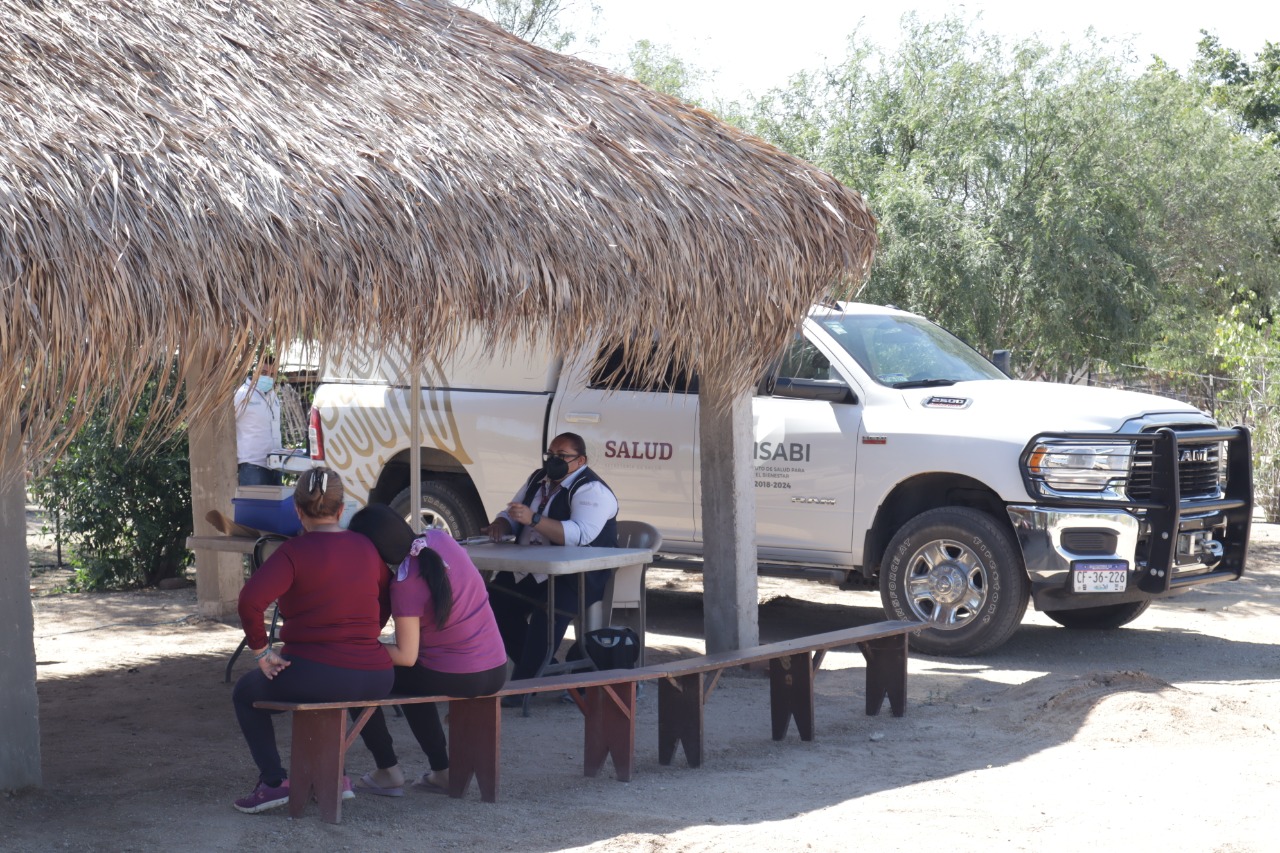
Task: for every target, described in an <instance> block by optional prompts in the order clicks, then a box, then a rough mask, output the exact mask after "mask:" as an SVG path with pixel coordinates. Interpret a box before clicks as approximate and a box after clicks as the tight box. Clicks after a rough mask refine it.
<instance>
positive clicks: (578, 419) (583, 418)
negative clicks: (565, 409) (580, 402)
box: [564, 412, 600, 424]
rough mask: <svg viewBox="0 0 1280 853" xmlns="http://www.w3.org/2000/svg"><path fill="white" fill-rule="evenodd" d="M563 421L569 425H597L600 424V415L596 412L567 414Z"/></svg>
mask: <svg viewBox="0 0 1280 853" xmlns="http://www.w3.org/2000/svg"><path fill="white" fill-rule="evenodd" d="M564 419H565V420H566V421H568V422H569V423H571V424H598V423H600V414H599V413H598V412H569V413H567V414H566V415H565V416H564Z"/></svg>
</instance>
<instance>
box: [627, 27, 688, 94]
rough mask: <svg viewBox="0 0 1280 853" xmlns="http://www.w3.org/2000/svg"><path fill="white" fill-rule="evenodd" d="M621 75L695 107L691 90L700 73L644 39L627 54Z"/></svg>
mask: <svg viewBox="0 0 1280 853" xmlns="http://www.w3.org/2000/svg"><path fill="white" fill-rule="evenodd" d="M622 73H623V74H626V75H627V76H628V77H631V78H632V79H634V80H636V81H638V82H640V83H643V84H644V85H646V86H648V87H649V88H650V89H653V90H654V91H655V92H662V93H663V94H666V95H670V96H672V97H673V98H679V99H680V100H682V101H687V102H689V103H696V100H695V98H694V96H693V90H694V87H696V86H697V85H698V84H699V82H701V80H702V78H703V74H702V72H701V71H699V70H698V69H696V68H694V67H693V66H691V65H689V64H688V63H687V62H685V61H684V60H683V59H681V58H680V57H678V56H676V55H675V53H673V52H672V50H671V48H670V47H668V46H666V45H660V44H654V43H653V42H651V41H649V40H648V39H641V40H640V41H638V42H636V43H635V44H634V45H633V46H632V48H631V50H629V51H627V67H626V68H625V69H624V70H623V72H622Z"/></svg>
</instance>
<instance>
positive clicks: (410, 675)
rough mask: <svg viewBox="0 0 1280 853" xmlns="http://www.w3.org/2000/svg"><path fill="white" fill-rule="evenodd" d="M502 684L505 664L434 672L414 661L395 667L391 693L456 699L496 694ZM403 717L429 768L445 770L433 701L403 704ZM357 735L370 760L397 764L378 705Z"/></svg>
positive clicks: (446, 758)
mask: <svg viewBox="0 0 1280 853" xmlns="http://www.w3.org/2000/svg"><path fill="white" fill-rule="evenodd" d="M506 683H507V665H506V664H505V663H504V664H503V665H502V666H497V667H494V668H493V669H487V670H485V671H484V672H466V673H458V672H436V671H435V670H433V669H427V668H426V667H424V666H422V665H421V664H416V665H414V666H398V667H396V681H395V686H394V687H393V688H392V692H393V693H404V694H405V695H409V696H457V697H458V698H459V699H469V698H471V697H474V696H488V695H489V694H491V693H497V692H498V691H499V690H501V689H502V685H504V684H506ZM357 713H358V711H357V709H352V712H351V716H352V717H355V716H356V714H357ZM404 718H405V720H406V721H407V722H408V723H409V730H410V731H411V732H413V736H414V737H415V738H417V740H418V745H419V746H420V747H422V751H423V752H425V753H426V755H427V762H428V763H429V764H430V765H431V769H432V770H445V769H448V767H449V746H448V742H447V741H446V740H445V736H444V727H443V726H441V725H440V714H439V713H438V712H437V711H436V706H435V703H434V702H424V703H420V704H417V705H405V706H404ZM360 738H361V739H362V740H363V741H364V745H365V746H367V747H368V748H369V751H370V752H371V753H373V760H374V762H375V763H376V764H377V765H378V767H379V768H387V767H394V766H395V765H397V764H399V763H400V762H399V760H398V759H397V758H396V750H395V744H394V743H392V740H391V732H389V731H388V730H387V718H386V716H385V715H384V714H383V713H382V709H381V708H378V709H377V710H375V711H374V712H373V716H372V717H370V718H369V722H368V723H367V724H365V727H364V728H363V729H361V730H360Z"/></svg>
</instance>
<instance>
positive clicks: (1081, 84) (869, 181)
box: [747, 16, 1278, 373]
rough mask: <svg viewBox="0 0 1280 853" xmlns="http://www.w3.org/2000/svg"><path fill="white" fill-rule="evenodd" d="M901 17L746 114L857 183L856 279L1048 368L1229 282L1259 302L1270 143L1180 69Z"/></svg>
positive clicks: (1111, 355)
mask: <svg viewBox="0 0 1280 853" xmlns="http://www.w3.org/2000/svg"><path fill="white" fill-rule="evenodd" d="M903 27H904V32H903V38H902V40H901V47H900V48H899V49H898V50H897V51H895V52H893V53H891V54H885V53H883V52H881V51H878V50H877V49H875V48H874V47H872V46H870V45H867V44H865V43H854V44H853V45H852V46H851V49H850V54H849V57H848V59H847V61H846V62H844V63H843V64H842V65H841V66H839V67H837V68H834V69H830V70H829V71H828V72H827V73H826V74H825V75H800V76H798V77H795V78H793V79H792V81H791V83H790V86H789V87H788V88H787V89H785V90H783V91H780V92H774V93H770V94H769V95H767V96H766V97H765V98H762V99H760V100H758V101H756V102H755V103H754V104H753V109H752V110H751V111H750V115H749V118H748V121H747V128H748V129H749V130H752V131H754V132H756V133H758V134H760V135H762V136H764V137H765V138H766V139H769V140H770V141H773V142H775V143H776V144H778V145H780V146H781V147H783V148H785V149H787V150H789V151H791V152H793V153H795V154H797V155H799V156H801V157H804V158H805V159H808V160H810V161H812V162H814V163H816V164H818V165H819V166H822V167H823V168H825V169H827V170H828V171H830V172H832V173H833V174H835V175H836V176H837V177H839V178H841V179H842V180H843V181H845V182H846V183H847V184H849V185H850V186H853V187H855V188H857V189H860V190H862V191H863V192H864V193H866V195H867V197H868V200H869V202H870V204H871V207H872V210H873V211H875V213H876V215H877V217H879V219H880V222H881V234H880V236H881V250H880V253H879V256H878V258H877V261H876V264H875V266H874V268H873V270H872V275H871V279H870V282H869V284H868V285H867V286H866V289H865V291H863V292H862V294H861V297H862V298H865V299H869V300H871V301H877V302H893V303H895V304H898V305H900V306H903V307H908V308H912V309H914V310H918V311H921V312H922V313H924V314H926V315H928V316H930V317H932V318H935V319H938V320H939V321H940V322H942V323H943V324H944V325H946V326H948V327H950V328H952V329H954V330H956V331H958V332H960V333H961V334H963V335H964V336H965V337H967V338H968V339H969V340H970V341H971V342H972V343H974V344H975V345H977V346H979V347H980V348H982V349H984V350H987V351H990V350H991V349H993V348H996V347H999V346H1010V347H1012V348H1013V349H1015V351H1016V352H1017V353H1018V361H1019V364H1020V366H1021V367H1022V368H1023V369H1028V368H1029V369H1030V370H1032V371H1033V372H1035V371H1040V372H1046V373H1054V372H1058V371H1062V370H1065V369H1068V368H1071V367H1078V366H1080V365H1081V364H1083V363H1084V362H1086V361H1088V360H1098V359H1100V360H1105V361H1109V362H1111V363H1122V362H1133V361H1136V360H1139V359H1142V358H1144V357H1145V356H1146V355H1147V354H1148V351H1149V349H1150V347H1151V346H1152V345H1153V344H1157V343H1158V342H1159V341H1160V340H1162V339H1165V338H1166V337H1168V336H1169V335H1177V336H1179V337H1180V338H1181V343H1180V345H1181V347H1182V348H1183V349H1184V350H1185V349H1186V347H1187V345H1188V338H1189V337H1190V338H1192V339H1194V340H1196V341H1197V342H1198V343H1200V344H1207V343H1208V342H1209V341H1210V340H1211V338H1212V336H1213V332H1214V318H1215V317H1216V316H1218V315H1220V314H1222V313H1223V312H1224V311H1226V310H1227V309H1229V308H1230V307H1231V306H1232V305H1235V304H1237V303H1238V302H1239V301H1240V299H1241V296H1242V294H1252V296H1253V297H1256V299H1253V301H1252V302H1251V304H1253V305H1254V306H1256V307H1258V308H1260V309H1262V310H1270V308H1269V306H1271V304H1272V302H1273V300H1274V298H1275V297H1274V293H1273V290H1274V288H1275V287H1276V284H1275V281H1276V276H1275V271H1276V263H1277V257H1276V253H1275V251H1274V247H1273V246H1272V245H1271V241H1270V239H1269V234H1270V231H1271V225H1272V223H1273V222H1274V221H1275V217H1276V212H1277V209H1278V207H1277V200H1276V197H1275V194H1274V193H1272V192H1270V190H1269V182H1268V181H1265V180H1259V176H1261V175H1268V174H1274V173H1275V171H1276V161H1275V158H1274V156H1272V152H1269V151H1266V150H1263V149H1262V148H1260V147H1259V146H1258V145H1257V144H1256V142H1255V141H1254V140H1252V139H1249V138H1245V137H1242V136H1241V135H1240V134H1239V133H1238V132H1236V130H1235V129H1234V128H1233V127H1232V126H1231V124H1230V122H1226V121H1223V120H1222V119H1221V118H1220V117H1219V116H1218V115H1217V114H1215V112H1214V111H1212V110H1210V109H1207V108H1206V105H1205V102H1204V99H1203V95H1202V92H1201V91H1200V90H1199V89H1197V87H1195V86H1193V85H1190V84H1189V83H1188V82H1187V81H1185V80H1183V79H1181V78H1180V77H1179V76H1178V75H1177V74H1174V73H1172V72H1170V71H1168V70H1167V69H1164V68H1155V69H1152V70H1151V71H1149V72H1148V73H1146V74H1142V75H1140V76H1138V77H1135V76H1134V75H1133V74H1132V73H1130V72H1129V71H1127V70H1126V67H1125V65H1124V64H1123V63H1122V61H1121V60H1120V59H1119V58H1117V57H1115V56H1113V55H1111V54H1108V53H1106V52H1105V51H1103V50H1102V49H1100V48H1099V47H1097V46H1096V45H1093V44H1086V45H1085V47H1084V48H1082V49H1077V48H1072V47H1071V46H1063V47H1060V48H1053V47H1050V46H1048V45H1046V44H1043V43H1041V42H1039V41H1036V40H1029V41H1025V42H1019V43H1017V44H1012V45H1010V44H1006V43H1004V42H1003V41H1002V40H1001V39H999V38H998V37H997V36H994V35H990V34H987V33H984V32H981V31H979V30H978V29H977V28H976V27H975V26H974V25H973V24H972V23H971V22H969V21H966V20H964V19H962V18H959V17H948V18H945V19H943V20H941V21H936V22H922V21H920V20H919V19H918V18H916V17H914V16H908V17H906V18H904V24H903ZM1171 326H1172V328H1170V327H1171ZM1200 352H1202V353H1203V352H1205V348H1204V347H1201V349H1200Z"/></svg>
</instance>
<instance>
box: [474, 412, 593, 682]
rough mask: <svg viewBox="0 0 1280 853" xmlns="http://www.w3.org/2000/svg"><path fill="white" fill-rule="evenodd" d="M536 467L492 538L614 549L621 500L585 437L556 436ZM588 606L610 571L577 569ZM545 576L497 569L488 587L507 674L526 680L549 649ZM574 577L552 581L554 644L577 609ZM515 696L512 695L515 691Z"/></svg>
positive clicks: (487, 530) (498, 520)
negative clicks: (596, 466) (591, 462)
mask: <svg viewBox="0 0 1280 853" xmlns="http://www.w3.org/2000/svg"><path fill="white" fill-rule="evenodd" d="M543 458H544V460H545V461H544V462H543V465H542V467H541V468H539V469H538V470H537V471H534V472H533V474H532V475H530V477H529V479H528V480H527V481H525V484H524V485H523V486H521V487H520V490H519V491H518V492H516V494H515V497H514V498H512V501H511V503H510V504H508V505H507V508H506V509H505V510H504V511H503V512H500V513H498V516H497V517H496V518H495V519H494V520H493V522H492V523H490V524H489V526H488V527H485V528H483V530H484V532H485V533H488V534H489V538H490V539H492V540H494V541H497V540H498V539H501V538H502V537H503V536H509V535H512V534H514V535H515V536H516V541H517V542H518V543H520V544H522V545H537V544H545V545H593V546H597V547H604V548H616V547H618V499H617V498H616V497H615V496H614V494H613V490H612V489H610V488H609V486H608V484H606V483H605V481H604V480H601V479H600V477H599V476H598V475H597V474H596V473H595V472H594V471H592V470H591V469H590V468H589V467H588V466H587V446H586V443H585V442H584V441H583V440H582V436H580V435H578V434H577V433H572V432H566V433H561V434H560V435H558V436H556V437H555V439H554V440H553V441H552V442H551V446H550V447H548V448H547V452H546V453H545V454H544V455H543ZM581 577H582V582H583V583H585V584H586V603H587V606H590V605H592V604H594V603H595V602H597V601H599V600H600V599H602V598H604V589H605V586H606V585H607V584H608V582H609V570H608V569H604V570H601V571H595V572H587V573H586V574H584V575H582V576H581ZM545 582H546V578H545V577H541V578H539V577H538V576H536V575H523V576H516V575H514V574H512V573H511V572H499V573H498V576H497V577H496V578H495V579H494V580H493V582H492V583H490V585H489V589H490V595H489V603H490V604H491V605H492V607H493V615H494V616H495V617H496V618H497V621H498V630H499V631H500V632H501V634H502V642H503V645H505V646H506V649H507V654H508V655H509V656H510V657H511V659H512V660H514V661H515V663H516V666H515V670H514V672H512V674H511V677H512V679H516V678H531V677H533V676H534V675H535V674H536V673H537V671H538V667H539V666H540V665H541V664H542V661H543V660H544V659H545V658H546V654H547V621H546V620H547V614H546V610H545V607H543V606H539V603H541V602H545V601H546V600H547V595H546V588H545V587H543V586H542V584H543V583H545ZM578 582H579V580H578V576H576V575H569V576H566V577H561V578H557V579H556V600H555V611H556V617H555V623H554V624H555V640H554V643H555V645H554V646H553V649H554V648H558V647H559V646H560V641H561V640H563V639H564V634H565V631H566V630H567V629H568V627H569V621H570V619H571V618H572V615H573V614H576V613H577V612H578ZM512 698H514V697H512Z"/></svg>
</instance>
